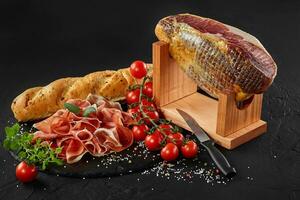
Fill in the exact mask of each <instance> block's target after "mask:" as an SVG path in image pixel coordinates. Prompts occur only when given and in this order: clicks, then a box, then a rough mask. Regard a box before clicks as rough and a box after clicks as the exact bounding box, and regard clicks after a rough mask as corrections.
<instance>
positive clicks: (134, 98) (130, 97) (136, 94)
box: [126, 89, 140, 104]
mask: <svg viewBox="0 0 300 200" xmlns="http://www.w3.org/2000/svg"><path fill="white" fill-rule="evenodd" d="M139 98H140V90H139V89H136V90H132V91H129V92H128V93H127V94H126V101H127V103H128V104H132V103H137V102H139Z"/></svg>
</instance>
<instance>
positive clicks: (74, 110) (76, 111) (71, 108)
mask: <svg viewBox="0 0 300 200" xmlns="http://www.w3.org/2000/svg"><path fill="white" fill-rule="evenodd" d="M64 107H65V108H66V109H68V110H69V111H70V112H72V113H74V114H79V113H80V108H79V107H78V106H76V105H74V104H71V103H64Z"/></svg>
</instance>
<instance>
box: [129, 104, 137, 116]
mask: <svg viewBox="0 0 300 200" xmlns="http://www.w3.org/2000/svg"><path fill="white" fill-rule="evenodd" d="M127 112H128V113H130V114H132V115H134V114H137V113H139V112H140V108H139V107H138V106H136V107H134V108H129V109H128V111H127Z"/></svg>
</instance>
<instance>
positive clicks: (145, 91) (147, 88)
mask: <svg viewBox="0 0 300 200" xmlns="http://www.w3.org/2000/svg"><path fill="white" fill-rule="evenodd" d="M143 94H144V95H147V96H148V97H150V98H152V97H153V86H152V82H147V83H145V85H144V88H143Z"/></svg>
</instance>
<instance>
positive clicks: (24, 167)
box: [16, 161, 38, 183]
mask: <svg viewBox="0 0 300 200" xmlns="http://www.w3.org/2000/svg"><path fill="white" fill-rule="evenodd" d="M37 172H38V171H37V168H36V167H35V166H34V165H28V164H27V163H26V162H25V161H22V162H20V163H19V164H18V166H17V167H16V177H17V179H18V180H19V181H21V182H23V183H27V182H31V181H33V180H34V179H35V178H36V176H37Z"/></svg>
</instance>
